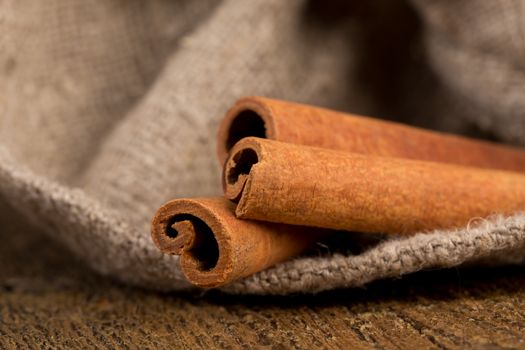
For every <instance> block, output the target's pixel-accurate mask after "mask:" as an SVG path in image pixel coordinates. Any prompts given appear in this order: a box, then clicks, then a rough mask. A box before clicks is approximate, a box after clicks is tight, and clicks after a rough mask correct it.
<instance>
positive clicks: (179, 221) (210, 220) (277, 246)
mask: <svg viewBox="0 0 525 350" xmlns="http://www.w3.org/2000/svg"><path fill="white" fill-rule="evenodd" d="M234 207H235V206H234V205H233V204H232V203H231V202H230V201H228V200H226V199H224V198H222V197H216V198H195V199H176V200H173V201H170V202H168V203H166V204H164V205H163V206H162V207H160V208H159V209H158V211H157V213H156V214H155V217H154V219H153V222H152V228H151V236H152V238H153V241H154V242H155V244H156V245H157V247H158V248H159V249H160V250H161V251H162V252H164V253H166V254H172V255H180V264H181V269H182V272H183V273H184V275H185V276H186V277H187V278H188V280H189V281H190V282H191V283H193V284H194V285H196V286H199V287H206V288H211V287H217V286H220V285H223V284H225V283H228V282H231V281H233V280H235V279H238V278H242V277H246V276H249V275H251V274H253V273H255V272H258V271H261V270H263V269H265V268H267V267H270V266H272V265H274V264H276V263H278V262H281V261H284V260H286V259H288V258H290V257H293V256H295V255H298V254H300V253H301V252H303V251H305V250H307V249H308V248H310V247H312V245H313V244H314V243H315V242H316V241H317V240H318V239H319V237H320V236H322V235H323V234H324V235H326V233H327V232H326V231H324V232H323V230H319V229H312V228H305V227H298V226H291V225H281V224H273V223H266V222H255V221H249V220H239V219H237V218H236V217H235V215H234V212H233V211H234Z"/></svg>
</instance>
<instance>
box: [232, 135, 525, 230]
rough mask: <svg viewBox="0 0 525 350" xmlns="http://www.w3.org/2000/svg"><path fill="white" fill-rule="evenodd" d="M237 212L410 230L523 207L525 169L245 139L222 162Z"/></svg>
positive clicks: (318, 223) (287, 219)
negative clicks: (224, 163)
mask: <svg viewBox="0 0 525 350" xmlns="http://www.w3.org/2000/svg"><path fill="white" fill-rule="evenodd" d="M223 176H224V178H223V183H224V187H225V195H226V197H227V198H229V199H231V200H233V201H235V202H238V205H237V208H236V210H235V213H236V215H237V217H239V218H242V219H255V220H264V221H270V222H280V223H287V224H295V225H306V226H317V227H324V228H331V229H341V230H347V231H360V232H382V233H396V234H408V233H414V232H418V231H422V230H432V229H438V228H454V227H459V226H464V225H466V224H467V223H468V222H469V220H471V219H472V218H474V217H486V216H488V215H491V214H493V213H512V212H516V211H520V210H524V209H525V175H523V174H520V173H513V172H507V171H499V170H490V169H481V168H473V167H465V166H459V165H453V164H442V163H435V162H426V161H417V160H407V159H401V158H391V157H378V156H368V155H360V154H355V153H348V152H339V151H333V150H327V149H322V148H316V147H308V146H301V145H294V144H288V143H283V142H278V141H272V140H265V139H259V138H254V137H250V138H245V139H243V140H241V141H239V142H238V143H237V144H236V145H235V146H234V147H233V149H232V151H231V155H230V158H229V159H228V161H227V162H226V165H225V168H224V175H223Z"/></svg>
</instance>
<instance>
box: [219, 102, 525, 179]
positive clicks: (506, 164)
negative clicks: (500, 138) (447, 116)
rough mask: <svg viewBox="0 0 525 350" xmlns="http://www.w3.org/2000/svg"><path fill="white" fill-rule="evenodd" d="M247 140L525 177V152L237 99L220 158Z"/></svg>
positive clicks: (329, 112)
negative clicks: (435, 162) (395, 158)
mask: <svg viewBox="0 0 525 350" xmlns="http://www.w3.org/2000/svg"><path fill="white" fill-rule="evenodd" d="M248 136H255V137H261V138H267V139H272V140H277V141H283V142H289V143H296V144H301V145H307V146H317V147H323V148H328V149H334V150H340V151H347V152H353V153H361V154H374V155H378V156H385V157H399V158H408V159H420V160H429V161H437V162H444V163H454V164H460V165H469V166H476V167H482V168H494V169H503V170H513V171H525V152H523V151H522V150H519V149H516V148H512V147H508V146H503V145H498V144H495V143H491V142H486V141H479V140H474V139H469V138H465V137H461V136H456V135H451V134H445V133H439V132H435V131H428V130H424V129H420V128H416V127H411V126H407V125H403V124H399V123H394V122H388V121H382V120H378V119H373V118H367V117H361V116H356V115H352V114H347V113H341V112H336V111H332V110H328V109H324V108H318V107H313V106H308V105H302V104H297V103H290V102H284V101H279V100H273V99H269V98H263V97H246V98H243V99H240V100H239V101H237V103H235V105H234V106H233V107H231V108H230V110H229V111H228V112H227V114H226V116H225V117H224V119H223V121H222V123H221V125H220V128H219V134H218V155H219V160H220V161H221V164H224V161H225V160H226V158H227V156H228V152H229V151H230V149H231V148H232V147H233V145H234V144H235V143H236V142H237V141H239V140H240V139H242V138H244V137H248Z"/></svg>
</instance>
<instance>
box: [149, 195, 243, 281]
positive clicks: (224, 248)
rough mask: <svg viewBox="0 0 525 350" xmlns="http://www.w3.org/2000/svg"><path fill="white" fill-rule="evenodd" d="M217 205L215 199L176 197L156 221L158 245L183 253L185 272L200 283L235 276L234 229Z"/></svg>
mask: <svg viewBox="0 0 525 350" xmlns="http://www.w3.org/2000/svg"><path fill="white" fill-rule="evenodd" d="M210 206H211V207H210ZM215 206H216V205H215V203H214V201H213V200H193V199H177V200H173V201H170V202H168V203H166V204H165V205H163V206H162V207H161V208H159V210H158V211H157V213H156V215H155V217H154V219H153V223H152V229H151V236H152V239H153V242H154V243H155V245H156V246H157V247H158V248H159V250H161V251H162V252H163V253H166V254H170V255H180V264H181V269H182V272H183V273H184V275H185V276H186V277H187V278H188V280H189V281H190V282H191V283H193V284H194V285H197V286H199V287H206V288H211V287H216V286H218V285H221V284H223V283H226V282H227V281H229V280H231V279H232V276H231V274H232V272H233V264H234V257H233V255H232V246H231V241H230V240H229V238H228V237H229V235H230V233H229V232H228V227H227V226H225V225H224V223H223V222H222V221H221V218H220V213H218V212H217V211H215V210H213V208H215Z"/></svg>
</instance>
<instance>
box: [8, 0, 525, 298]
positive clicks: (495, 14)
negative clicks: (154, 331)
mask: <svg viewBox="0 0 525 350" xmlns="http://www.w3.org/2000/svg"><path fill="white" fill-rule="evenodd" d="M355 3H357V2H346V1H301V0H291V1H280V0H253V1H241V0H229V1H227V0H225V1H215V0H207V1H203V0H201V1H190V0H178V1H155V2H153V1H152V2H142V1H138V0H136V1H117V0H115V1H99V2H96V3H95V2H85V1H80V0H78V1H66V0H53V1H46V2H37V1H32V2H30V1H14V0H11V1H10V0H2V1H0V33H1V34H0V198H1V199H0V201H1V202H2V207H4V206H5V205H9V206H12V207H14V208H16V209H17V210H18V211H19V212H20V213H21V215H20V216H18V215H17V216H13V215H12V214H11V213H10V212H9V210H3V211H2V212H1V213H0V224H1V225H2V229H3V230H8V232H11V231H9V230H10V227H12V226H16V225H12V223H11V221H12V220H24V221H25V220H27V221H30V222H32V223H33V227H34V230H35V231H38V230H44V231H45V232H46V233H47V234H48V235H49V236H50V237H52V238H53V239H56V240H58V241H60V242H62V243H63V244H65V245H66V246H67V247H68V248H69V249H71V250H72V251H73V252H75V253H76V254H77V255H78V256H79V257H81V258H83V259H84V260H85V261H87V263H88V264H90V266H92V267H93V268H94V269H96V270H97V271H99V272H100V273H103V274H106V275H110V276H113V277H114V278H117V279H120V280H122V281H125V282H127V283H131V284H135V285H140V286H145V287H150V288H156V289H173V290H177V289H183V288H188V284H187V282H185V280H184V278H183V276H182V275H181V273H180V271H179V267H178V261H177V258H176V257H169V256H164V255H161V254H160V253H158V252H157V250H156V248H155V247H154V246H153V244H152V242H151V240H150V236H149V222H150V219H151V217H152V215H153V213H154V211H155V209H156V208H157V207H158V206H159V205H161V204H162V203H163V202H165V201H166V200H169V199H171V198H176V197H182V196H201V195H211V194H218V193H220V188H219V165H218V164H217V163H216V160H215V149H214V146H215V132H216V126H217V122H218V120H219V119H220V118H221V116H222V115H223V114H224V112H225V110H226V108H227V107H228V106H229V105H230V104H232V103H233V102H234V101H235V100H236V99H237V98H238V97H241V96H243V95H266V96H269V97H274V98H282V99H287V100H292V101H298V102H304V103H309V104H316V105H321V106H325V107H330V108H334V109H339V110H344V111H350V112H357V113H364V114H369V115H374V116H378V117H384V118H390V119H398V120H403V121H406V122H411V123H415V124H418V125H423V126H427V127H433V128H437V129H442V130H449V131H453V132H462V133H466V134H470V135H472V134H474V135H476V136H485V137H491V138H497V139H499V140H502V141H508V142H514V143H519V142H522V143H525V142H524V141H523V140H524V138H523V133H524V128H525V124H524V123H523V120H524V119H525V117H524V116H523V112H524V111H525V100H523V99H521V98H520V97H521V96H520V93H522V92H523V91H524V88H523V85H524V83H525V75H524V69H525V68H524V67H523V64H522V62H521V60H520V58H521V57H522V56H523V52H524V50H525V42H524V35H523V33H524V30H525V29H524V28H523V23H525V22H524V21H523V19H524V17H525V11H524V10H523V9H524V8H523V7H521V6H520V5H521V3H520V2H519V1H511V0H507V1H499V2H489V1H466V0H465V1H463V0H455V1H446V0H440V1H432V2H428V1H414V5H408V4H406V3H405V2H401V1H399V2H398V1H377V2H374V3H373V4H368V2H358V4H355ZM412 6H414V7H412ZM480 190H482V189H480ZM13 234H14V232H13ZM524 242H525V216H522V215H516V216H514V217H511V218H502V217H495V218H493V219H491V220H482V221H481V220H478V221H476V222H473V223H472V224H471V225H469V227H466V228H464V229H462V230H458V231H450V232H443V231H438V232H434V233H431V234H425V235H416V236H414V237H410V238H403V239H389V240H386V241H383V242H382V243H380V244H377V245H373V246H371V247H370V248H369V249H367V250H366V251H364V252H362V253H360V254H357V255H352V254H350V253H345V254H340V253H337V254H335V253H334V254H330V253H329V252H325V253H323V254H319V255H318V256H310V257H301V258H297V259H295V260H292V261H289V262H286V263H284V264H280V265H278V266H276V267H274V268H271V269H269V270H266V271H263V272H261V273H259V274H257V275H255V276H252V277H250V278H247V279H245V280H242V281H239V282H236V283H234V284H232V285H230V286H228V287H227V288H225V290H226V291H229V292H235V293H239V292H242V293H263V294H264V293H274V294H286V293H291V292H316V291H320V290H325V289H331V288H338V287H350V286H358V285H362V284H364V283H367V282H369V281H372V280H375V279H378V278H385V277H389V276H399V275H402V274H406V273H410V272H413V271H416V270H419V269H424V268H428V267H444V266H453V265H457V264H461V263H464V262H468V261H474V260H479V258H481V257H491V259H492V261H497V262H504V263H522V262H523V260H524V257H525V254H524V253H525V251H524V250H523V249H522V246H523V244H524Z"/></svg>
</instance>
